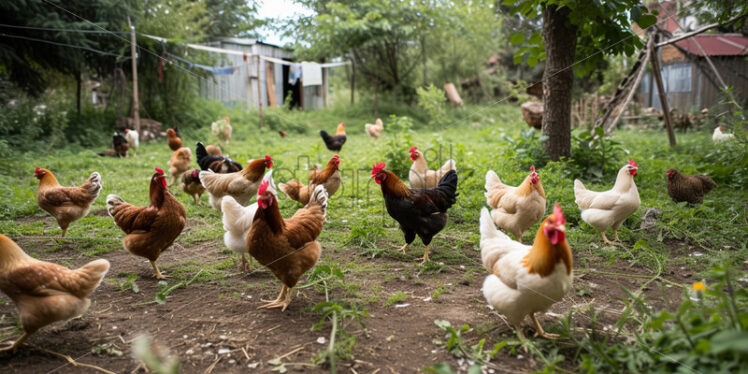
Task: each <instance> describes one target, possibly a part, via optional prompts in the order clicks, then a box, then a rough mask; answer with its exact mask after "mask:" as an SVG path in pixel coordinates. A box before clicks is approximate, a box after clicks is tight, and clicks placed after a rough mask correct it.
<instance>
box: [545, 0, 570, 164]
mask: <svg viewBox="0 0 748 374" xmlns="http://www.w3.org/2000/svg"><path fill="white" fill-rule="evenodd" d="M569 13H570V10H569V8H566V7H564V8H561V9H558V8H557V7H556V6H555V5H549V6H546V7H544V8H543V41H544V42H545V53H546V60H545V71H544V72H543V134H544V135H547V136H548V141H546V142H545V148H546V150H547V151H548V155H549V156H550V158H551V160H553V161H558V160H559V158H561V157H562V156H569V155H570V154H571V90H572V86H573V85H574V69H573V68H572V65H573V64H574V54H575V51H576V46H577V29H576V27H575V26H573V25H571V23H570V21H569V17H568V16H569Z"/></svg>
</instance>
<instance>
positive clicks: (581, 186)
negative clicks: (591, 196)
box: [574, 179, 587, 193]
mask: <svg viewBox="0 0 748 374" xmlns="http://www.w3.org/2000/svg"><path fill="white" fill-rule="evenodd" d="M586 190H587V188H586V187H585V186H584V184H583V183H582V181H580V180H579V179H574V193H577V192H578V191H586Z"/></svg>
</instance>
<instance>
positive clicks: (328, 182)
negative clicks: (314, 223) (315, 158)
mask: <svg viewBox="0 0 748 374" xmlns="http://www.w3.org/2000/svg"><path fill="white" fill-rule="evenodd" d="M339 165H340V156H338V155H335V156H332V158H331V159H330V161H329V162H328V163H327V166H326V167H325V169H324V170H322V171H319V170H318V169H313V170H312V171H311V172H310V173H309V185H307V186H305V185H303V184H302V183H301V182H299V181H297V180H296V179H291V180H290V181H288V182H286V183H281V184H280V185H278V187H279V188H280V189H281V191H283V192H284V193H285V194H286V195H287V196H288V197H289V198H291V200H294V201H298V202H300V203H302V204H305V205H306V203H308V202H309V198H310V197H311V195H312V192H313V191H314V188H315V187H317V186H318V185H320V184H321V185H323V186H325V190H327V194H328V196H332V195H334V194H335V192H337V191H338V188H340V170H338V166H339Z"/></svg>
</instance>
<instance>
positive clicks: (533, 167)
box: [530, 165, 538, 175]
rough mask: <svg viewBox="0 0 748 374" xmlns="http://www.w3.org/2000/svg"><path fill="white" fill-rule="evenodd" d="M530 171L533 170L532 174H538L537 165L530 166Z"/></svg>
mask: <svg viewBox="0 0 748 374" xmlns="http://www.w3.org/2000/svg"><path fill="white" fill-rule="evenodd" d="M530 171H532V173H531V174H532V175H538V173H536V172H535V165H532V166H530Z"/></svg>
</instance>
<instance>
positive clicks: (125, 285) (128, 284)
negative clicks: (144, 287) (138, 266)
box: [108, 274, 140, 293]
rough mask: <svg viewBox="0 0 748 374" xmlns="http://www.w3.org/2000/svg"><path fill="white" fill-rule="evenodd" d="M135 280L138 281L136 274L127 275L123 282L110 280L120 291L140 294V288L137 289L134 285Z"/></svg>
mask: <svg viewBox="0 0 748 374" xmlns="http://www.w3.org/2000/svg"><path fill="white" fill-rule="evenodd" d="M108 280H109V279H108ZM136 280H138V275H137V274H130V275H128V276H127V278H126V279H125V280H124V281H120V280H119V279H111V281H112V283H114V284H116V285H117V288H119V290H120V291H122V292H125V291H127V290H132V292H134V293H138V292H140V287H138V284H137V283H135V281H136Z"/></svg>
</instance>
